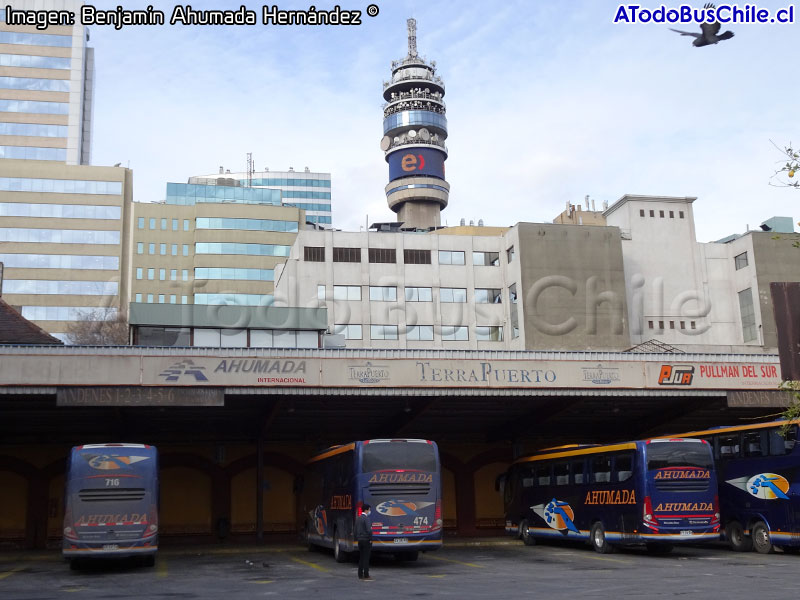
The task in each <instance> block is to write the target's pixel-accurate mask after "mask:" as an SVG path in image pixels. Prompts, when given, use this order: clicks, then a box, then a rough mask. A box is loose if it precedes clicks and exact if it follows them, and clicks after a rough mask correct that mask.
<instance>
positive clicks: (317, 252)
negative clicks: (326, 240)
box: [303, 246, 360, 339]
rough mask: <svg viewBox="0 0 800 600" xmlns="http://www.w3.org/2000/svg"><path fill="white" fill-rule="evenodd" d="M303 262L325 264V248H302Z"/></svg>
mask: <svg viewBox="0 0 800 600" xmlns="http://www.w3.org/2000/svg"><path fill="white" fill-rule="evenodd" d="M303 260H304V261H306V262H325V247H324V246H304V247H303ZM359 339H360V338H359Z"/></svg>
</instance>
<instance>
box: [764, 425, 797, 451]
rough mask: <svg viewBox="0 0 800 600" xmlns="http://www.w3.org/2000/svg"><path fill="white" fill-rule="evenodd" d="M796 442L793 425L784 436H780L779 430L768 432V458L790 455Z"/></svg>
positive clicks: (795, 431) (795, 428) (794, 426)
mask: <svg viewBox="0 0 800 600" xmlns="http://www.w3.org/2000/svg"><path fill="white" fill-rule="evenodd" d="M796 441H797V426H796V425H793V426H792V427H791V428H790V429H789V431H788V432H787V434H786V437H783V436H782V435H781V430H780V429H770V430H769V453H770V456H782V455H784V454H791V453H792V450H793V449H794V446H795V442H796Z"/></svg>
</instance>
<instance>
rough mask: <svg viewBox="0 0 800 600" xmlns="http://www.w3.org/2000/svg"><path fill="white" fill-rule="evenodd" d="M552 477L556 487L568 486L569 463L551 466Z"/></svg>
mask: <svg viewBox="0 0 800 600" xmlns="http://www.w3.org/2000/svg"><path fill="white" fill-rule="evenodd" d="M553 475H554V476H555V480H556V485H569V463H556V464H555V465H553Z"/></svg>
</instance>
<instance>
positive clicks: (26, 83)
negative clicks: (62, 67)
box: [0, 77, 69, 92]
mask: <svg viewBox="0 0 800 600" xmlns="http://www.w3.org/2000/svg"><path fill="white" fill-rule="evenodd" d="M0 88H2V89H5V90H30V91H37V92H68V91H69V79H42V78H40V77H0Z"/></svg>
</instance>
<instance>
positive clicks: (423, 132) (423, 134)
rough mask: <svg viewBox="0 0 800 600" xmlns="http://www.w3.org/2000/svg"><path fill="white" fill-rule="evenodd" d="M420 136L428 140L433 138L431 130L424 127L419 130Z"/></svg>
mask: <svg viewBox="0 0 800 600" xmlns="http://www.w3.org/2000/svg"><path fill="white" fill-rule="evenodd" d="M419 137H420V138H421V139H423V140H425V141H426V142H427V141H428V140H429V139H431V132H430V131H428V130H427V129H425V128H424V127H423V128H422V129H420V130H419Z"/></svg>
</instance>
